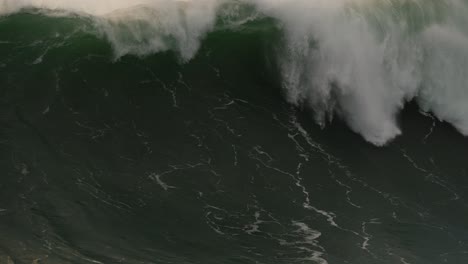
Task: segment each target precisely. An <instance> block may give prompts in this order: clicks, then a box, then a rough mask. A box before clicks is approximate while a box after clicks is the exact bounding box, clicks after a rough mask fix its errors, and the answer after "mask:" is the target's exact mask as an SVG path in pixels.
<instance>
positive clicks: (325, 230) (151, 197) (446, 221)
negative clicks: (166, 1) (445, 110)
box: [0, 12, 468, 264]
mask: <svg viewBox="0 0 468 264" xmlns="http://www.w3.org/2000/svg"><path fill="white" fill-rule="evenodd" d="M95 33H96V32H94V29H93V27H92V25H91V23H90V22H89V21H88V20H87V19H86V18H78V17H62V16H59V17H47V16H44V15H41V14H38V13H36V12H23V13H18V14H13V15H8V16H4V17H0V263H2V264H3V263H8V264H11V263H15V264H20V263H28V264H29V263H35V264H37V263H53V264H55V263H83V264H87V263H106V264H107V263H129V264H137V263H138V264H143V263H145V264H146V263H148V264H149V263H157V264H159V263H168V264H169V263H174V264H192V263H193V264H195V263H200V264H211V263H222V264H235V263H252V264H254V263H255V264H293V263H330V264H335V263H336V264H341V263H343V264H344V263H353V264H374V263H375V264H386V263H389V264H394V263H403V264H406V263H411V264H436V263H453V264H463V263H468V203H467V195H468V175H467V174H468V172H467V169H468V163H467V161H468V160H467V157H468V140H467V139H466V138H465V137H463V136H462V135H461V134H460V133H458V132H457V131H456V130H455V129H454V128H453V127H452V126H450V125H448V124H446V123H441V122H439V121H437V120H436V119H435V118H433V117H431V116H425V115H422V114H420V113H419V112H418V107H417V106H416V104H415V103H409V104H408V105H407V107H406V108H405V110H404V111H403V112H402V113H400V114H399V116H398V122H399V125H400V127H401V128H402V130H403V131H404V133H403V135H402V136H400V137H398V138H397V139H396V140H394V141H392V142H391V143H389V144H388V145H386V146H384V147H375V146H373V145H372V144H370V143H367V142H366V141H364V140H363V139H362V137H361V136H360V135H358V134H355V133H354V132H352V131H351V130H350V129H349V128H348V126H346V124H345V123H344V122H343V121H342V120H340V119H339V118H336V119H335V120H334V121H333V122H332V123H331V124H330V125H328V126H326V127H325V128H324V129H322V128H320V127H319V126H318V125H316V124H315V122H314V121H313V114H312V112H313V110H312V109H309V108H307V107H304V108H300V107H294V106H291V105H290V104H288V103H287V102H286V100H285V95H284V91H283V90H282V88H281V84H280V81H279V77H278V73H277V70H275V66H274V61H272V60H270V58H272V57H274V56H272V55H273V54H274V53H275V52H276V51H275V49H273V48H271V45H269V44H270V43H271V42H274V41H275V40H277V39H278V38H279V35H280V34H279V31H278V29H277V27H276V26H275V21H272V20H271V19H268V18H263V19H258V20H255V21H252V22H249V23H247V24H246V25H245V28H241V29H237V30H236V31H233V30H229V29H221V30H217V31H216V32H213V33H210V34H208V35H207V37H206V38H205V40H204V41H203V43H202V46H201V47H200V50H199V51H198V53H197V55H196V56H195V57H194V58H193V59H192V60H190V61H189V62H186V63H182V62H181V59H180V58H179V57H178V55H177V54H176V53H174V52H171V51H168V52H162V53H158V54H152V55H147V56H144V57H138V56H132V55H127V56H123V57H120V58H119V59H116V57H115V54H114V51H113V49H112V47H111V45H110V44H109V42H108V41H106V40H105V38H102V37H101V36H100V35H99V34H95Z"/></svg>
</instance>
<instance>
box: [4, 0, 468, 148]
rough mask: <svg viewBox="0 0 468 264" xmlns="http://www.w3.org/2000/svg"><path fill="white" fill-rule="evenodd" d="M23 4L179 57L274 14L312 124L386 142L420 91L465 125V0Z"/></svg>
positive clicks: (283, 61) (433, 108)
mask: <svg viewBox="0 0 468 264" xmlns="http://www.w3.org/2000/svg"><path fill="white" fill-rule="evenodd" d="M21 10H29V11H30V12H40V13H41V14H47V15H53V16H79V17H84V18H86V19H88V20H89V21H91V23H92V24H93V25H94V28H95V31H94V32H93V33H95V34H98V35H100V36H103V37H105V38H106V39H107V40H109V42H110V43H111V44H112V46H113V49H114V54H115V58H116V59H118V58H120V57H121V56H124V55H127V54H131V55H138V56H145V55H149V54H154V53H158V52H162V51H167V50H173V51H175V52H176V53H177V54H178V57H179V59H180V61H181V62H182V63H183V62H188V61H190V60H191V59H192V58H193V57H194V56H196V54H197V51H198V49H199V48H200V46H201V44H202V43H203V39H204V38H205V37H206V36H207V34H209V33H210V32H213V31H216V30H221V29H222V30H231V31H233V32H234V33H236V32H237V31H242V30H246V29H245V26H246V25H248V23H249V22H251V21H255V20H258V19H260V18H265V17H266V18H272V19H274V20H275V21H276V22H277V23H275V26H276V27H277V28H278V30H279V31H280V32H281V33H282V37H281V38H280V39H279V40H277V41H274V42H271V43H270V45H271V46H272V48H273V49H275V50H276V51H277V52H276V54H277V55H276V57H275V58H272V59H274V61H275V62H276V63H275V64H276V66H277V69H278V71H280V73H281V86H282V87H283V88H284V91H285V94H286V96H287V100H288V101H289V102H290V103H291V104H294V105H297V106H305V107H310V108H311V109H312V110H313V112H314V116H315V119H316V122H317V123H318V124H320V125H322V126H324V125H326V123H327V122H330V121H331V120H332V117H333V116H334V115H338V116H340V117H342V118H343V119H344V120H346V122H347V124H348V125H349V127H350V128H351V129H352V130H354V131H355V132H357V133H359V134H361V135H362V136H363V137H364V138H365V139H366V140H367V141H369V142H372V143H373V144H375V145H384V144H385V143H387V142H388V141H390V140H392V139H393V138H395V137H396V136H398V135H399V134H401V131H400V128H399V126H398V121H397V115H398V113H399V111H400V110H401V109H402V108H403V107H404V105H405V103H406V102H408V101H410V100H416V101H417V102H418V104H419V106H420V108H421V111H423V112H430V113H432V114H434V116H436V117H437V118H438V119H439V120H442V121H447V122H450V123H451V124H452V125H453V126H455V127H456V128H457V129H458V130H459V131H460V132H461V133H462V134H464V135H468V103H467V102H468V77H467V76H468V74H467V69H468V2H467V1H464V0H425V1H423V0H387V1H380V0H335V1H329V0H328V1H326V0H245V1H227V0H226V1H223V0H197V1H170V0H107V1H91V0H81V1H75V0H0V13H1V14H3V15H5V16H6V15H8V14H11V13H15V12H19V11H21ZM0 36H1V33H0ZM233 56H235V54H233Z"/></svg>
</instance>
